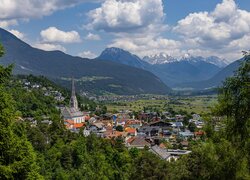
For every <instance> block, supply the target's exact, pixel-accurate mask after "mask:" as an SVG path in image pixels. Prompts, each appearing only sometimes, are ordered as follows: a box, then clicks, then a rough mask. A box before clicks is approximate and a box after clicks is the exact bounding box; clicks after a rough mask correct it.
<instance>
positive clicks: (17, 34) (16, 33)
mask: <svg viewBox="0 0 250 180" xmlns="http://www.w3.org/2000/svg"><path fill="white" fill-rule="evenodd" d="M9 32H10V33H12V34H14V35H15V36H16V37H17V38H19V39H22V40H24V37H25V35H24V34H23V33H21V32H20V31H18V30H15V29H11V30H9Z"/></svg>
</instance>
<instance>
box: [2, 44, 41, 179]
mask: <svg viewBox="0 0 250 180" xmlns="http://www.w3.org/2000/svg"><path fill="white" fill-rule="evenodd" d="M2 55H3V48H2V46H0V56H2ZM11 69H12V67H11V66H9V67H7V68H4V67H2V66H0V129H1V131H0V179H41V178H42V177H41V176H40V175H39V173H38V170H39V169H38V166H37V165H36V154H35V152H34V150H33V147H32V145H31V144H30V142H29V141H28V140H27V137H26V134H25V130H24V128H23V127H22V126H17V123H18V117H17V113H16V110H15V106H14V104H15V102H14V100H13V99H12V97H11V96H10V95H9V94H8V93H7V92H6V89H5V88H4V86H3V83H4V82H6V81H7V80H8V78H9V76H10V74H11Z"/></svg>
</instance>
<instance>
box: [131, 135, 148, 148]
mask: <svg viewBox="0 0 250 180" xmlns="http://www.w3.org/2000/svg"><path fill="white" fill-rule="evenodd" d="M129 145H130V146H140V147H142V146H150V143H149V142H147V141H146V140H145V138H144V137H134V138H133V140H131V141H130V143H129Z"/></svg>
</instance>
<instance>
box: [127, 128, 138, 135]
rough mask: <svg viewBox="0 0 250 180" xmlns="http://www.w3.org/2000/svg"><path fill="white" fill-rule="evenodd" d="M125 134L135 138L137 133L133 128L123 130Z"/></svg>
mask: <svg viewBox="0 0 250 180" xmlns="http://www.w3.org/2000/svg"><path fill="white" fill-rule="evenodd" d="M125 132H127V133H128V136H137V131H136V129H135V128H130V127H127V128H125Z"/></svg>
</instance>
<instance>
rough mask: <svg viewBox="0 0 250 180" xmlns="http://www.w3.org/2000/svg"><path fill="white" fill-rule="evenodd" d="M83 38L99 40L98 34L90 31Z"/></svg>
mask: <svg viewBox="0 0 250 180" xmlns="http://www.w3.org/2000/svg"><path fill="white" fill-rule="evenodd" d="M85 39H87V40H94V41H98V40H101V38H100V36H99V35H98V34H92V33H89V34H88V35H87V36H86V37H85Z"/></svg>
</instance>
